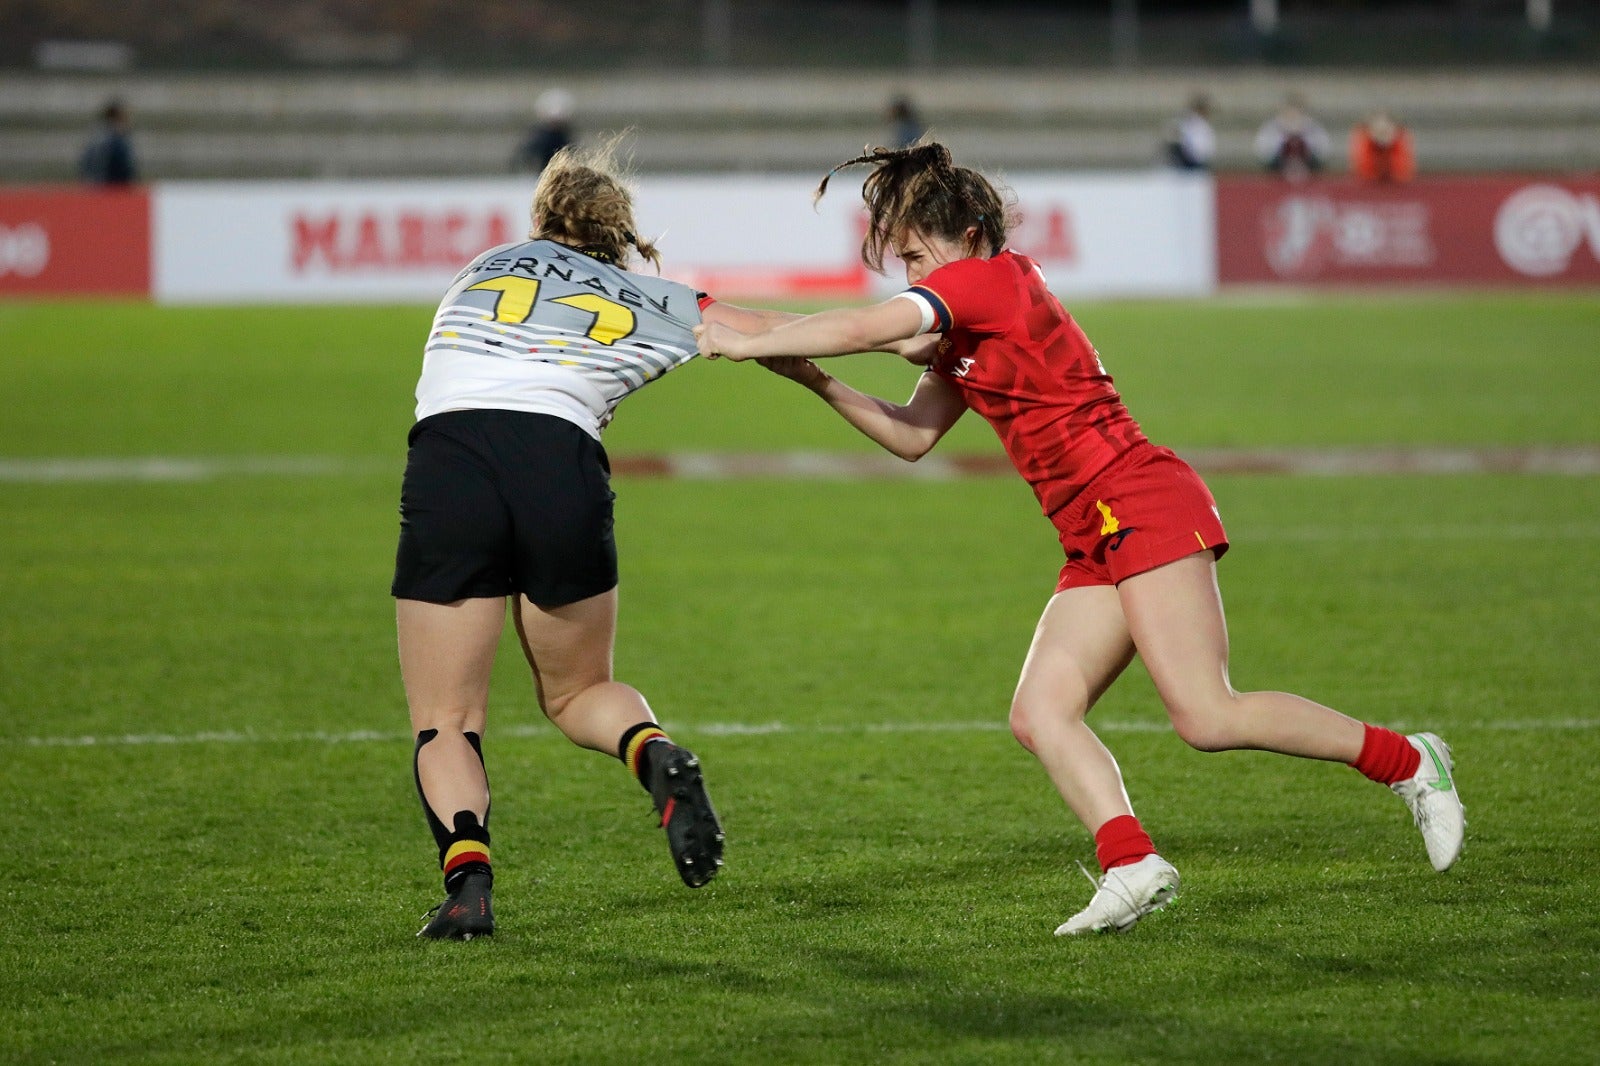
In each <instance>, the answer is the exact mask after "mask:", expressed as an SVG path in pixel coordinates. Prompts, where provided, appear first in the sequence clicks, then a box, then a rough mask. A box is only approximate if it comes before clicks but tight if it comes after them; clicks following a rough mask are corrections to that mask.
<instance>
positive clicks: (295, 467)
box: [0, 455, 400, 484]
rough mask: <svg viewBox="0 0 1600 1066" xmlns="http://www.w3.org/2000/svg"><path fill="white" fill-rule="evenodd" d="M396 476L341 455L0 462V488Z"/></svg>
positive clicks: (387, 466) (378, 462)
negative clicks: (27, 484) (15, 484)
mask: <svg viewBox="0 0 1600 1066" xmlns="http://www.w3.org/2000/svg"><path fill="white" fill-rule="evenodd" d="M385 470H392V471H394V472H395V475H396V476H399V471H400V467H399V465H398V464H397V463H394V462H390V461H387V460H383V459H354V458H349V457H345V456H337V455H236V456H224V455H212V456H163V455H133V456H126V457H122V458H119V457H116V456H87V457H83V458H60V459H0V482H6V481H15V482H33V483H39V484H58V483H62V482H79V481H209V480H211V479H213V478H219V477H227V476H230V475H244V476H255V477H260V476H269V477H337V476H347V475H351V474H369V473H379V472H381V471H385Z"/></svg>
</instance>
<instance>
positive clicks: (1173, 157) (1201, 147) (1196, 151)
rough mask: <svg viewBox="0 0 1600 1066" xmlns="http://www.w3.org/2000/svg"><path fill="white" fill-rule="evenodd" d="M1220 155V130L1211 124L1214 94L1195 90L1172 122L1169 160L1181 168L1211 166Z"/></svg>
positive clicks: (1190, 168)
mask: <svg viewBox="0 0 1600 1066" xmlns="http://www.w3.org/2000/svg"><path fill="white" fill-rule="evenodd" d="M1216 155H1217V132H1216V130H1214V129H1212V128H1211V98H1210V97H1208V96H1206V95H1205V94H1204V93H1196V94H1195V96H1194V98H1193V99H1192V100H1190V101H1189V110H1187V111H1185V112H1184V113H1183V115H1182V116H1180V117H1179V118H1178V120H1177V121H1176V122H1175V123H1173V126H1172V130H1171V132H1170V134H1169V135H1168V137H1167V161H1168V162H1169V163H1171V164H1172V165H1173V166H1175V167H1177V168H1178V169H1179V170H1210V169H1211V163H1212V160H1214V159H1215V158H1216Z"/></svg>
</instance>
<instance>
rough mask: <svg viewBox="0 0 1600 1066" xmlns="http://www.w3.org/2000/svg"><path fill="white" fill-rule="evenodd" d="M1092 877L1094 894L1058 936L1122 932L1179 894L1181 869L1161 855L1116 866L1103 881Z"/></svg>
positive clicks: (1107, 872)
mask: <svg viewBox="0 0 1600 1066" xmlns="http://www.w3.org/2000/svg"><path fill="white" fill-rule="evenodd" d="M1085 876H1087V873H1086V874H1085ZM1089 880H1090V881H1091V882H1094V886H1095V893H1094V897H1093V898H1092V899H1090V900H1089V905H1088V906H1087V907H1085V908H1083V910H1081V911H1079V912H1078V913H1077V914H1074V915H1073V916H1072V917H1071V918H1068V919H1067V920H1066V921H1065V922H1063V923H1062V924H1061V925H1060V926H1059V927H1058V928H1057V929H1056V936H1076V935H1078V934H1079V933H1120V932H1122V931H1123V930H1124V929H1131V928H1132V927H1133V923H1134V922H1137V921H1138V920H1139V919H1140V918H1143V917H1144V916H1145V915H1147V914H1149V913H1150V912H1152V911H1158V910H1160V909H1161V908H1162V907H1165V906H1166V905H1167V904H1168V903H1169V902H1170V901H1171V900H1172V898H1173V897H1174V896H1176V895H1177V894H1178V871H1177V870H1176V869H1174V868H1173V866H1172V864H1171V863H1170V862H1168V861H1167V860H1166V859H1163V858H1162V857H1161V856H1159V855H1146V856H1145V857H1144V858H1142V859H1140V860H1139V861H1138V862H1131V863H1128V864H1127V865H1126V866H1114V867H1112V868H1111V869H1110V870H1107V871H1106V872H1105V875H1104V876H1103V877H1101V878H1100V880H1099V881H1094V878H1092V877H1091V878H1089Z"/></svg>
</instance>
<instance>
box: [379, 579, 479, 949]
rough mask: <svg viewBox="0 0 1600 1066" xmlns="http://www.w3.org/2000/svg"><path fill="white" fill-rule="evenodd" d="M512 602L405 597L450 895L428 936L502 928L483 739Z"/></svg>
mask: <svg viewBox="0 0 1600 1066" xmlns="http://www.w3.org/2000/svg"><path fill="white" fill-rule="evenodd" d="M505 615H506V601H505V599H504V598H500V597H494V598H474V599H466V600H460V601H457V602H456V603H451V604H437V603H425V602H423V601H420V600H405V599H401V600H397V601H395V621H396V629H397V631H398V634H399V648H400V674H401V678H402V680H403V681H404V683H405V689H406V703H407V704H408V705H409V707H410V710H411V727H412V731H413V733H414V734H415V736H416V741H417V745H416V751H415V763H414V768H415V772H416V783H417V791H418V793H419V794H420V797H421V799H422V805H423V813H424V815H425V816H426V817H427V819H428V825H429V828H430V829H431V830H432V831H433V835H434V840H435V842H436V843H437V844H438V846H439V863H440V867H441V869H442V870H443V872H444V876H445V891H446V892H447V893H448V894H449V898H448V899H446V900H445V902H444V903H442V904H441V905H440V906H439V908H437V911H438V913H437V915H436V916H435V917H434V918H433V920H432V921H430V922H429V923H428V925H427V926H425V927H424V928H423V930H422V932H421V933H419V934H418V935H419V936H425V937H429V938H432V939H456V940H470V939H472V938H473V937H475V936H486V935H489V934H491V933H493V932H494V912H493V909H492V905H491V903H490V886H491V884H492V883H493V874H492V872H491V867H490V863H489V833H488V823H489V779H488V775H487V773H486V772H485V770H484V765H483V758H482V748H481V742H482V737H483V731H484V727H485V724H486V722H487V718H488V704H489V675H490V670H491V668H492V667H493V665H494V652H495V647H496V646H497V645H498V643H499V639H500V631H501V629H502V628H503V627H504V625H505Z"/></svg>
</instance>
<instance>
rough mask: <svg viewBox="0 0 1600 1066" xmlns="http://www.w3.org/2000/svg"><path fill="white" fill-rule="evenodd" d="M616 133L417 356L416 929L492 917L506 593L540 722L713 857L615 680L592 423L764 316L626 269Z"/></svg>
mask: <svg viewBox="0 0 1600 1066" xmlns="http://www.w3.org/2000/svg"><path fill="white" fill-rule="evenodd" d="M614 146H615V142H614V141H613V142H611V143H610V144H607V145H604V146H601V147H599V148H598V149H595V150H592V151H588V152H585V151H582V150H578V149H570V148H569V149H567V150H564V151H562V152H561V153H560V154H558V155H557V156H556V157H555V158H554V159H553V160H551V162H550V164H549V166H547V167H546V168H545V170H544V171H543V173H542V175H541V176H540V179H539V184H538V187H537V188H536V189H535V191H534V198H533V230H532V232H531V234H530V240H529V241H527V242H525V243H522V244H515V245H504V246H501V247H498V248H492V249H490V250H489V251H487V252H484V253H483V254H482V255H480V256H479V257H478V258H477V259H475V260H474V261H473V262H472V263H471V264H469V265H468V266H467V267H466V268H465V269H464V270H462V271H461V273H460V274H459V275H457V277H456V280H455V282H454V283H453V284H452V285H451V287H450V290H449V291H448V292H447V293H446V294H445V297H444V299H443V301H442V302H441V303H440V305H439V310H438V313H437V314H436V316H435V318H434V324H433V329H432V331H431V333H430V334H429V337H428V341H427V345H426V349H425V354H424V359H423V368H422V376H421V379H420V381H419V382H418V384H417V412H416V413H417V422H416V424H415V425H414V426H413V427H412V429H411V433H410V437H409V441H410V451H409V455H408V458H407V461H406V471H405V481H404V485H403V487H402V490H401V502H400V514H401V529H400V544H399V549H398V552H397V556H396V562H395V578H394V585H393V588H392V590H391V591H392V593H393V595H394V596H395V598H396V605H397V611H396V616H397V624H398V629H399V644H400V669H401V674H402V677H403V679H404V682H405V690H406V701H407V703H408V704H409V706H410V710H411V725H412V729H413V731H414V732H415V734H416V748H415V754H414V763H413V765H414V770H415V778H416V785H417V791H418V793H419V794H420V796H421V798H422V806H423V812H424V814H425V816H426V818H427V821H428V825H429V827H430V828H431V829H432V831H433V835H434V839H435V841H436V842H437V844H438V846H439V863H440V867H441V869H442V870H443V872H444V881H445V891H446V894H447V896H448V898H447V899H446V900H445V901H444V903H442V904H441V905H440V906H439V907H438V908H436V909H435V912H434V914H433V915H432V920H431V921H430V922H429V923H428V924H427V925H426V926H425V927H424V928H423V929H422V931H421V932H420V933H419V934H418V935H419V936H423V937H430V938H435V939H460V940H469V939H471V938H473V937H475V936H484V935H488V934H490V933H492V932H493V931H494V915H493V910H492V906H491V894H490V890H491V886H492V883H493V873H492V868H491V864H490V851H489V829H488V823H489V783H488V777H487V775H486V773H485V770H484V764H483V749H482V737H483V731H484V726H485V722H486V718H487V707H488V696H489V674H490V667H491V666H492V664H493V661H494V653H495V648H496V645H497V644H498V643H499V639H500V634H501V631H502V629H503V627H504V624H505V617H506V613H507V604H508V602H509V604H510V607H511V615H512V620H513V622H514V624H515V626H516V630H517V635H518V636H519V637H520V638H521V640H522V648H523V651H524V653H525V654H526V656H527V660H528V665H529V666H530V667H531V668H532V670H533V682H534V687H535V689H536V690H537V692H538V697H539V702H540V705H541V706H542V707H543V709H544V712H545V714H546V715H547V716H548V717H549V719H550V720H551V721H552V722H554V723H555V725H556V726H557V727H558V728H559V729H560V730H561V731H562V733H564V734H566V736H567V737H568V738H569V739H570V740H572V742H573V743H575V744H578V745H580V746H581V747H585V748H591V749H593V750H595V751H600V752H606V753H609V754H615V755H616V756H617V757H618V758H620V759H621V760H622V761H623V762H624V763H625V764H626V765H627V766H628V768H629V770H631V771H632V772H633V773H634V774H635V775H636V776H637V777H638V779H639V781H640V783H641V784H642V785H644V787H645V788H646V789H647V790H649V792H650V794H651V797H652V799H653V801H654V803H655V806H656V810H657V812H658V814H659V816H660V819H661V825H662V827H663V828H664V829H665V830H666V834H667V840H668V845H669V847H670V850H671V853H672V857H673V860H674V862H675V863H676V865H677V868H678V872H679V874H680V875H681V876H682V878H683V880H684V882H685V883H686V884H688V885H689V886H690V887H699V886H700V885H703V884H705V883H706V882H707V881H709V880H710V879H711V877H712V876H713V875H714V874H715V873H716V871H717V868H718V867H719V866H721V864H722V839H723V837H722V830H721V827H720V825H719V823H718V821H717V816H716V813H715V812H714V811H713V809H712V806H711V802H710V800H709V799H708V797H707V795H706V790H705V786H704V784H703V782H702V780H701V771H700V767H699V763H698V761H697V760H696V759H695V757H694V756H693V755H692V754H690V753H689V752H688V751H686V750H684V749H683V748H681V747H678V746H676V745H674V744H673V743H672V742H671V740H670V739H668V738H667V735H666V734H665V733H664V732H663V731H662V730H661V729H660V728H659V727H658V726H657V725H656V721H655V716H654V714H653V713H652V712H651V710H650V705H649V704H648V703H646V702H645V698H644V696H643V695H641V694H640V693H639V692H638V691H637V690H635V689H634V688H632V687H630V686H628V685H626V684H624V683H622V682H620V681H617V680H615V679H614V678H613V676H612V645H613V641H614V638H615V635H616V623H617V557H616V544H615V542H614V541H613V539H612V505H611V501H612V498H613V494H612V492H611V488H610V485H609V473H610V468H609V466H608V463H607V460H606V454H605V450H604V449H603V448H602V447H601V444H600V433H601V429H602V428H603V427H604V426H605V425H606V423H607V422H609V421H610V419H611V415H612V412H613V411H614V410H615V408H616V406H617V404H618V403H619V402H620V401H621V400H622V399H623V398H624V397H625V396H627V395H629V394H630V393H632V392H634V391H636V390H637V389H639V388H641V387H642V386H644V385H645V384H647V383H649V382H650V381H653V380H655V379H656V378H658V377H660V376H661V375H663V374H665V373H667V372H668V371H670V370H672V369H674V368H675V367H678V366H682V365H683V364H684V363H686V362H688V361H689V360H690V359H691V358H693V357H694V356H695V355H696V354H697V349H696V346H695V339H694V335H693V332H692V331H693V328H694V327H695V326H696V325H698V324H699V323H700V322H701V321H702V319H703V320H704V321H707V322H720V323H723V324H726V325H730V326H735V327H737V328H743V329H746V330H751V329H760V328H765V327H767V326H769V325H771V324H772V323H771V321H770V319H771V318H773V317H777V316H775V315H774V314H772V313H768V312H758V311H747V310H744V309H741V308H735V307H731V306H728V305H726V304H720V303H716V302H714V301H711V300H710V299H709V298H707V297H705V296H703V295H702V294H699V293H696V292H695V291H694V290H693V289H690V288H688V287H687V286H684V285H680V284H677V283H675V282H672V281H667V280H665V279H663V278H660V277H655V276H650V275H644V274H638V273H634V272H632V271H630V270H627V269H625V267H626V265H627V263H628V257H629V255H630V252H633V251H636V252H637V253H638V255H639V257H640V258H642V259H646V260H649V261H650V262H651V263H653V264H656V265H658V266H659V262H660V260H659V256H658V255H657V252H656V249H655V248H654V247H653V246H652V245H651V244H650V243H649V242H647V241H644V240H641V239H640V238H639V237H638V236H636V227H635V225H634V219H633V204H632V199H631V196H630V194H629V192H628V190H627V188H626V186H625V185H624V184H623V182H622V180H621V179H620V178H619V176H618V174H617V172H616V169H615V167H614V164H613V162H612V156H613V148H614ZM781 317H789V316H781Z"/></svg>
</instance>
